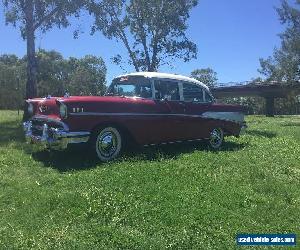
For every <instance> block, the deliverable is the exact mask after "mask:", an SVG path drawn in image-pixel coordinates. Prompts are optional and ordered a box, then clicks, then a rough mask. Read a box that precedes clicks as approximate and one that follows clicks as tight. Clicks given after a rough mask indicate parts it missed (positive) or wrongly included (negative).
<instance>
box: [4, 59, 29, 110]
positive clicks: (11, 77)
mask: <svg viewBox="0 0 300 250" xmlns="http://www.w3.org/2000/svg"><path fill="white" fill-rule="evenodd" d="M25 78H26V65H25V63H24V61H23V60H21V59H19V58H18V57H17V56H15V55H1V56H0V108H1V109H17V108H20V107H21V106H22V103H23V97H24V96H23V94H22V93H23V92H24V90H25V81H24V80H25Z"/></svg>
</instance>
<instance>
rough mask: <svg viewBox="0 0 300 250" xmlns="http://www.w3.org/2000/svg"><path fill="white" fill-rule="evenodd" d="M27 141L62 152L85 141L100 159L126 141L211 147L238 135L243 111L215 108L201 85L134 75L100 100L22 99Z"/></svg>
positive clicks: (176, 78)
mask: <svg viewBox="0 0 300 250" xmlns="http://www.w3.org/2000/svg"><path fill="white" fill-rule="evenodd" d="M27 103H28V112H29V113H30V115H31V117H30V119H29V120H28V121H27V122H25V123H24V130H25V135H26V138H27V140H28V141H30V142H36V143H41V144H45V145H47V146H48V147H50V148H54V149H65V148H66V147H67V146H68V145H69V144H76V143H90V145H91V146H92V148H93V150H95V153H96V155H97V156H98V157H99V159H100V160H102V161H109V160H112V159H114V158H116V157H117V156H118V155H119V153H120V152H121V149H122V148H123V147H124V146H125V145H126V144H127V142H135V143H137V144H139V145H153V144H160V143H170V142H178V141H189V140H199V139H205V140H207V141H208V143H209V145H210V146H211V147H212V148H213V149H218V148H220V147H221V146H222V144H223V141H224V136H226V135H233V136H239V135H240V132H241V130H243V129H244V128H245V127H246V125H245V121H244V111H245V110H244V108H243V107H241V106H237V105H225V104H217V103H215V101H214V98H213V96H212V94H211V93H210V91H209V89H208V88H207V86H205V85H204V84H203V83H201V82H199V81H197V80H195V79H192V78H189V77H185V76H180V75H173V74H164V73H154V72H139V73H132V74H127V75H122V76H119V77H116V78H115V79H114V80H113V81H112V84H111V85H110V87H109V88H108V91H107V93H106V95H105V96H66V97H48V98H36V99H30V100H27Z"/></svg>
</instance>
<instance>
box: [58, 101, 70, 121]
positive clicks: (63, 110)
mask: <svg viewBox="0 0 300 250" xmlns="http://www.w3.org/2000/svg"><path fill="white" fill-rule="evenodd" d="M59 114H60V117H61V118H67V116H68V109H67V106H66V105H65V104H63V103H61V104H60V106H59Z"/></svg>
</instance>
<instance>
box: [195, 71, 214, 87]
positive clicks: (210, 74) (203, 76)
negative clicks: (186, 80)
mask: <svg viewBox="0 0 300 250" xmlns="http://www.w3.org/2000/svg"><path fill="white" fill-rule="evenodd" d="M191 77H193V78H195V79H197V80H198V81H200V82H202V83H204V84H205V85H206V86H207V87H209V88H213V87H214V86H215V84H216V83H217V81H218V78H217V72H215V71H214V70H213V69H211V68H206V69H195V70H194V71H192V73H191Z"/></svg>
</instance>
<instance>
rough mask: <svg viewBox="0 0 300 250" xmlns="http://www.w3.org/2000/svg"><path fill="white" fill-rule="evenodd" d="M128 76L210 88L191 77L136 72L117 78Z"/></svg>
mask: <svg viewBox="0 0 300 250" xmlns="http://www.w3.org/2000/svg"><path fill="white" fill-rule="evenodd" d="M128 76H143V77H146V78H162V79H171V80H179V81H185V82H190V83H194V84H198V85H200V86H201V87H203V88H205V89H207V90H209V89H208V87H207V86H206V85H205V84H204V83H202V82H200V81H198V80H196V79H194V78H190V77H187V76H182V75H177V74H168V73H159V72H135V73H130V74H124V75H120V76H118V77H116V78H121V77H128Z"/></svg>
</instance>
